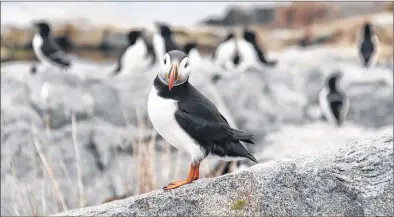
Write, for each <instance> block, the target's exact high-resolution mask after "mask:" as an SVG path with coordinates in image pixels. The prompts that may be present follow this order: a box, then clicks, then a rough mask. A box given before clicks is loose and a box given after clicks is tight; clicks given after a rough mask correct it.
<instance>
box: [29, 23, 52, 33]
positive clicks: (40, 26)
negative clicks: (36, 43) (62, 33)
mask: <svg viewBox="0 0 394 217" xmlns="http://www.w3.org/2000/svg"><path fill="white" fill-rule="evenodd" d="M33 25H34V26H35V27H36V29H37V31H38V32H39V34H40V35H41V36H48V35H49V34H50V32H51V27H50V26H49V24H48V23H47V22H44V21H42V22H37V23H34V24H33Z"/></svg>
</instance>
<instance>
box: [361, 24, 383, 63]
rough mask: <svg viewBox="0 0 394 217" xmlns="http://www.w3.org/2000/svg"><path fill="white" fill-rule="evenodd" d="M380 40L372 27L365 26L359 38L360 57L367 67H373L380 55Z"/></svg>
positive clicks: (369, 25)
mask: <svg viewBox="0 0 394 217" xmlns="http://www.w3.org/2000/svg"><path fill="white" fill-rule="evenodd" d="M379 47H380V46H379V39H378V37H377V36H376V34H375V33H374V31H373V28H372V25H371V24H370V23H366V24H365V25H364V28H363V31H362V33H361V37H359V56H360V60H361V63H362V64H363V65H364V66H365V67H373V66H374V65H375V63H376V61H377V59H378V58H377V57H378V53H379Z"/></svg>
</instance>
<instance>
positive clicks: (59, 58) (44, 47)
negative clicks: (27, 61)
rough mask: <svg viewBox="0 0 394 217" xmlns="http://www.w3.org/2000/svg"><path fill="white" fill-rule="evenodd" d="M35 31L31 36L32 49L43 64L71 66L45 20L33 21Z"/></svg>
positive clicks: (62, 67) (66, 67)
mask: <svg viewBox="0 0 394 217" xmlns="http://www.w3.org/2000/svg"><path fill="white" fill-rule="evenodd" d="M34 26H35V27H36V29H37V33H36V34H35V35H34V38H33V50H34V53H35V55H36V57H37V59H38V60H39V61H40V62H41V63H42V64H43V65H45V66H55V67H57V68H61V69H68V68H69V67H71V61H70V60H69V59H68V58H67V56H66V55H65V53H64V52H63V51H62V50H61V49H60V48H59V46H58V45H57V44H56V43H55V41H54V40H53V38H52V35H51V27H50V26H49V24H48V23H46V22H38V23H34Z"/></svg>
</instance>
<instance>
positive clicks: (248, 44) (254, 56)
mask: <svg viewBox="0 0 394 217" xmlns="http://www.w3.org/2000/svg"><path fill="white" fill-rule="evenodd" d="M239 52H240V54H241V56H242V60H243V61H242V63H241V64H240V66H239V68H240V70H241V71H245V70H246V69H247V68H248V67H250V66H259V65H260V64H265V65H267V66H275V65H276V63H277V61H268V60H267V59H266V58H265V55H264V52H263V50H262V49H261V48H260V46H259V45H258V43H257V37H256V34H255V33H254V32H253V31H251V30H248V29H245V30H244V33H243V38H242V39H241V40H239Z"/></svg>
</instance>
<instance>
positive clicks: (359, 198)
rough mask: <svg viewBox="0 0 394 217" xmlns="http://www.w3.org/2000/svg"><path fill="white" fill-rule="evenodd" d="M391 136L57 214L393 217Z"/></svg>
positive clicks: (364, 140) (357, 142) (361, 141)
mask: <svg viewBox="0 0 394 217" xmlns="http://www.w3.org/2000/svg"><path fill="white" fill-rule="evenodd" d="M392 158H393V135H392V134H391V133H390V134H384V135H380V136H378V137H373V138H368V139H363V140H359V141H356V142H351V143H349V144H347V145H344V146H343V147H342V148H339V149H336V150H331V151H328V152H325V153H324V154H321V155H315V156H307V157H301V158H298V159H293V160H288V161H277V162H271V163H267V164H261V165H257V166H254V167H252V168H250V169H248V170H245V171H242V172H239V173H235V174H230V175H226V176H222V177H218V178H213V179H202V180H199V181H196V182H194V183H192V184H190V185H187V186H183V187H181V188H179V189H176V190H172V191H168V192H165V191H163V190H159V191H156V192H152V193H149V194H144V195H140V196H138V197H132V198H127V199H124V200H119V201H115V202H111V203H108V204H105V205H101V206H96V207H89V208H84V209H77V210H72V211H69V212H65V213H60V214H57V216H103V215H105V216H169V215H171V216H172V215H176V216H252V215H253V216H290V215H291V216H322V215H328V216H371V215H379V216H392V215H393V194H392V192H393V161H392Z"/></svg>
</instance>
